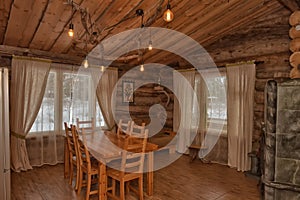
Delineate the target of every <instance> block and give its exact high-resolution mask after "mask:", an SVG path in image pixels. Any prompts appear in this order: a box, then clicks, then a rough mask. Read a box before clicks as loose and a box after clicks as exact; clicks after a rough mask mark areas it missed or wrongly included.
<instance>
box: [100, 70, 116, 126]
mask: <svg viewBox="0 0 300 200" xmlns="http://www.w3.org/2000/svg"><path fill="white" fill-rule="evenodd" d="M117 81H118V70H117V69H116V68H107V69H106V70H105V71H104V72H103V74H102V76H101V78H100V80H99V83H98V86H97V89H96V95H97V99H98V103H99V106H100V109H101V111H102V115H103V118H104V120H105V123H106V125H107V127H108V129H109V130H111V129H113V128H114V126H115V121H114V116H113V110H112V109H113V108H114V107H115V106H114V105H112V99H113V98H112V97H113V91H114V87H115V85H116V83H117Z"/></svg>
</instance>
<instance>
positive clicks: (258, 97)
mask: <svg viewBox="0 0 300 200" xmlns="http://www.w3.org/2000/svg"><path fill="white" fill-rule="evenodd" d="M254 101H255V103H258V104H263V103H264V102H265V94H264V92H260V91H255V92H254Z"/></svg>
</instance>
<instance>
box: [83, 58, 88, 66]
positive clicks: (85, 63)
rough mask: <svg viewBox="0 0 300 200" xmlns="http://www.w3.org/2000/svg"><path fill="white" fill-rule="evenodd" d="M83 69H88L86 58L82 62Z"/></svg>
mask: <svg viewBox="0 0 300 200" xmlns="http://www.w3.org/2000/svg"><path fill="white" fill-rule="evenodd" d="M83 67H84V68H88V67H89V62H88V59H87V58H86V59H84V61H83Z"/></svg>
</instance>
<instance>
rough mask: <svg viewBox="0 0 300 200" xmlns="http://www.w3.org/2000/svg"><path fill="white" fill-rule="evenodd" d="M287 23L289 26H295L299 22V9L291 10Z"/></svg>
mask: <svg viewBox="0 0 300 200" xmlns="http://www.w3.org/2000/svg"><path fill="white" fill-rule="evenodd" d="M289 23H290V25H291V26H296V25H298V24H300V10H296V11H295V12H293V13H292V14H291V16H290V18H289Z"/></svg>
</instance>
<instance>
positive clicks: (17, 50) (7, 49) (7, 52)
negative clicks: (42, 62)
mask: <svg viewBox="0 0 300 200" xmlns="http://www.w3.org/2000/svg"><path fill="white" fill-rule="evenodd" d="M13 55H17V56H32V57H38V58H46V59H50V60H52V61H53V62H55V63H64V64H73V65H80V64H81V63H82V60H83V58H82V57H75V56H70V55H67V54H59V53H54V52H49V51H42V50H36V49H27V48H21V47H12V46H7V45H0V56H13Z"/></svg>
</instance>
